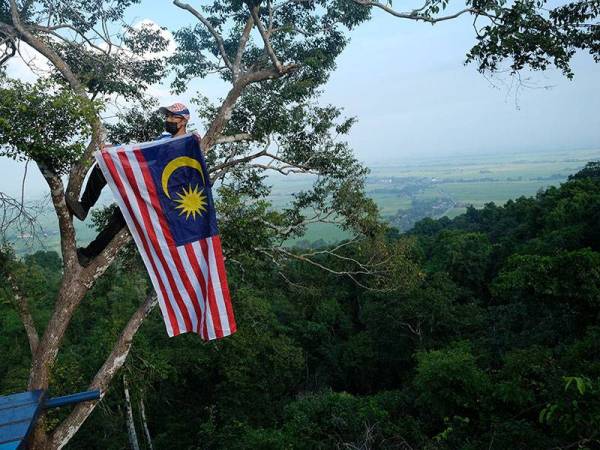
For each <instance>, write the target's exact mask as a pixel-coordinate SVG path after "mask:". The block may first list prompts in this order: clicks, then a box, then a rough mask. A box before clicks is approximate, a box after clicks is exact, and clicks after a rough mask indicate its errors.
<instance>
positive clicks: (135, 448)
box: [123, 375, 140, 450]
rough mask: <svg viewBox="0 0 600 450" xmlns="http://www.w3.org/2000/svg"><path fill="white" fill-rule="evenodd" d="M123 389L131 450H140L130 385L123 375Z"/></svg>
mask: <svg viewBox="0 0 600 450" xmlns="http://www.w3.org/2000/svg"><path fill="white" fill-rule="evenodd" d="M123 389H124V390H125V406H126V407H127V417H126V420H127V434H128V435H129V444H130V445H131V450H140V443H139V442H138V438H137V433H136V432H135V423H134V422H133V410H132V408H131V399H130V398H129V385H128V384H127V377H126V376H125V375H123Z"/></svg>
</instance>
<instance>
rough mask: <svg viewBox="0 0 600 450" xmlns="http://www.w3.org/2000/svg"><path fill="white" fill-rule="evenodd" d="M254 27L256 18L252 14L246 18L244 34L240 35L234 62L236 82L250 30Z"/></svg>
mask: <svg viewBox="0 0 600 450" xmlns="http://www.w3.org/2000/svg"><path fill="white" fill-rule="evenodd" d="M253 27H254V19H253V18H252V16H250V17H248V20H246V25H245V26H244V31H242V36H241V37H240V43H239V45H238V49H237V52H236V54H235V61H234V62H233V81H234V82H235V81H236V80H237V79H238V78H239V77H240V71H241V66H242V57H243V56H244V50H245V48H246V44H247V43H248V39H249V38H250V32H251V31H252V28H253Z"/></svg>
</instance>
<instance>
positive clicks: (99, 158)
mask: <svg viewBox="0 0 600 450" xmlns="http://www.w3.org/2000/svg"><path fill="white" fill-rule="evenodd" d="M95 156H96V161H97V162H98V165H99V166H100V168H101V169H102V172H103V174H104V176H105V178H106V182H107V183H108V184H109V186H110V187H111V188H112V187H113V186H114V189H112V191H113V193H114V195H115V199H116V200H117V204H118V205H119V208H120V209H121V212H122V213H123V217H124V218H125V222H127V225H128V227H129V231H130V232H131V235H132V236H133V239H134V241H135V243H136V245H137V247H138V249H139V252H140V256H141V257H142V261H144V265H145V266H146V269H147V271H148V275H149V276H150V280H151V281H152V285H153V286H155V287H156V289H155V291H156V295H157V298H158V306H159V307H160V311H161V313H162V315H163V317H165V318H167V320H166V321H165V324H166V327H167V334H168V335H169V336H173V335H174V334H175V333H174V331H173V326H172V325H171V321H170V320H169V311H168V309H167V305H166V303H165V302H166V301H168V300H167V299H165V298H164V295H163V291H162V289H160V288H159V286H160V284H159V283H158V279H157V274H156V273H155V272H154V270H153V268H152V264H151V263H150V259H149V258H150V256H149V255H148V254H147V253H146V251H145V250H144V244H143V242H142V239H143V238H142V237H141V236H140V235H139V234H138V232H137V228H136V227H135V224H134V219H133V217H131V215H130V213H129V210H128V209H127V206H126V205H125V201H124V200H123V197H122V196H121V192H120V191H119V189H117V186H116V183H115V181H114V180H113V177H112V174H111V172H110V170H108V167H107V166H106V163H105V162H104V158H103V157H102V154H101V153H100V152H96V154H95ZM140 228H142V229H144V227H143V226H140ZM147 244H148V247H149V248H152V244H151V243H150V242H147Z"/></svg>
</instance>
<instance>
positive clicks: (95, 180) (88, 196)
mask: <svg viewBox="0 0 600 450" xmlns="http://www.w3.org/2000/svg"><path fill="white" fill-rule="evenodd" d="M104 186H106V179H105V178H104V175H103V174H102V170H100V167H98V164H96V165H94V168H93V169H92V172H91V173H90V176H89V177H88V181H87V184H86V185H85V190H84V192H83V195H82V196H81V201H75V200H72V199H70V198H69V197H67V199H66V200H67V206H68V207H69V209H70V210H71V212H72V213H73V214H74V215H75V217H77V218H78V219H79V220H81V221H83V220H85V218H86V217H87V215H88V212H89V211H90V209H91V208H92V206H94V204H95V203H96V202H97V201H98V198H99V197H100V193H101V192H102V188H104Z"/></svg>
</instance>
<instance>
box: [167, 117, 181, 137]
mask: <svg viewBox="0 0 600 450" xmlns="http://www.w3.org/2000/svg"><path fill="white" fill-rule="evenodd" d="M177 130H178V127H177V123H176V122H168V121H166V120H165V131H166V132H167V133H169V134H172V135H175V134H176V133H177Z"/></svg>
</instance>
